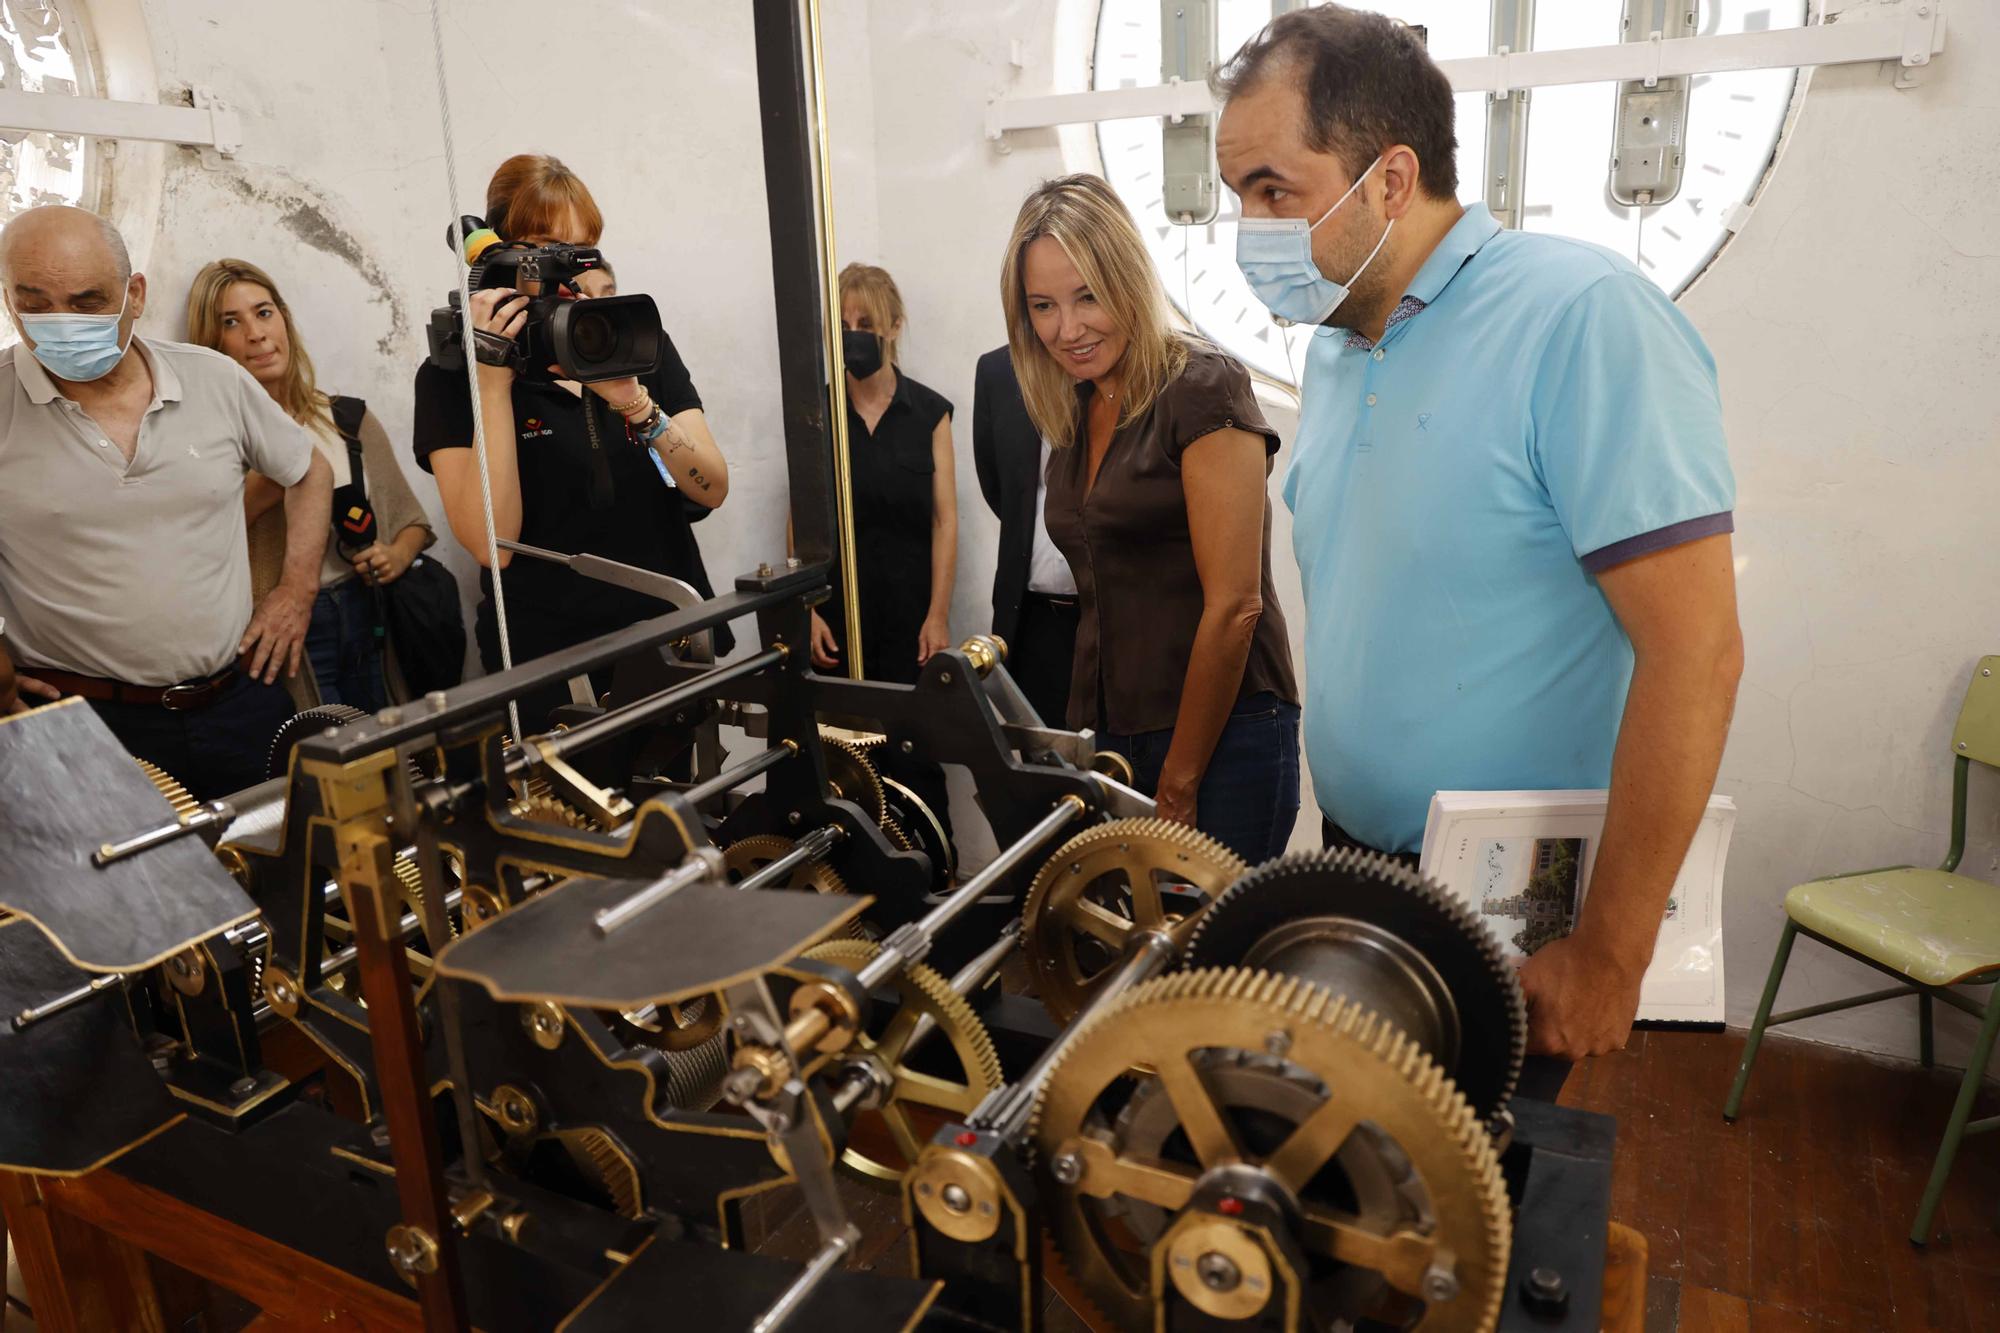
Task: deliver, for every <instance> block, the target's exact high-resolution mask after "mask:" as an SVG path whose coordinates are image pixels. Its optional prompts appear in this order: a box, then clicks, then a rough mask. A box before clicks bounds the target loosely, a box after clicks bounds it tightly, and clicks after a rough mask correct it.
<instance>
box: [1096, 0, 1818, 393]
mask: <svg viewBox="0 0 2000 1333" xmlns="http://www.w3.org/2000/svg"><path fill="white" fill-rule="evenodd" d="M1349 2H1350V3H1359V4H1365V5H1369V7H1372V8H1376V9H1380V10H1382V11H1383V12H1384V13H1388V14H1391V15H1394V16H1395V17H1397V18H1400V19H1403V20H1405V21H1406V22H1409V23H1418V24H1423V25H1424V26H1425V28H1426V29H1427V30H1428V33H1429V40H1430V50H1431V53H1432V54H1433V55H1435V56H1436V57H1438V58H1439V59H1441V60H1449V59H1455V58H1458V57H1461V56H1475V55H1482V54H1485V53H1486V51H1487V50H1488V45H1489V43H1488V36H1487V33H1488V14H1489V11H1490V9H1491V5H1490V4H1489V3H1488V0H1374V3H1372V4H1371V3H1370V0H1349ZM1700 5H1701V18H1700V31H1701V32H1702V33H1703V34H1705V35H1706V34H1713V33H1735V32H1754V31H1761V30H1764V29H1768V28H1787V27H1797V26H1799V25H1800V24H1802V23H1803V22H1804V21H1805V18H1806V0H1700ZM1621 11H1622V6H1621V5H1619V4H1617V3H1615V0H1540V2H1539V4H1538V5H1537V7H1536V11H1535V47H1536V48H1537V49H1538V50H1558V49H1563V48H1571V47H1581V46H1604V45H1608V44H1610V43H1612V42H1615V41H1617V40H1618V38H1619V32H1618V28H1619V15H1620V13H1621ZM1270 13H1271V5H1270V0H1220V5H1219V9H1218V14H1219V27H1220V31H1219V34H1218V35H1219V39H1220V40H1219V43H1218V49H1219V50H1220V51H1221V52H1222V53H1224V55H1225V56H1226V55H1227V54H1228V53H1231V52H1234V51H1235V50H1236V49H1237V48H1238V47H1240V46H1241V45H1242V44H1243V43H1244V42H1245V41H1248V40H1249V39H1250V38H1251V37H1252V36H1254V35H1255V34H1256V32H1257V30H1258V28H1259V27H1261V26H1262V24H1263V23H1264V22H1265V21H1266V20H1267V19H1268V18H1269V17H1270ZM1094 68H1095V86H1096V87H1098V88H1124V87H1137V86H1140V85H1145V84H1152V83H1157V82H1158V81H1159V78H1160V5H1159V0H1102V5H1101V8H1100V10H1099V16H1098V26H1097V51H1096V56H1095V66H1094ZM1796 80H1797V72H1796V71H1794V70H1750V71H1745V72H1740V73H1726V74H1711V75H1703V76H1700V77H1699V78H1697V79H1695V80H1694V81H1693V91H1692V94H1691V96H1690V99H1689V107H1688V132H1687V153H1688V165H1687V172H1686V184H1685V185H1684V186H1683V187H1682V190H1681V193H1680V196H1679V197H1678V198H1676V199H1674V200H1673V201H1672V202H1670V203H1667V204H1663V205H1660V206H1658V207H1654V208H1647V209H1644V210H1640V209H1628V208H1621V207H1619V206H1617V205H1616V204H1613V203H1612V202H1611V201H1610V198H1609V196H1608V194H1607V192H1606V185H1607V180H1608V175H1609V172H1608V166H1609V162H1610V158H1611V132H1612V112H1613V101H1614V98H1615V95H1616V91H1617V90H1616V85H1614V84H1609V83H1603V84H1580V85H1576V86H1571V87H1552V88H1537V89H1535V90H1534V93H1533V95H1532V97H1531V99H1530V106H1529V113H1528V150H1527V159H1526V162H1525V177H1526V193H1525V197H1524V204H1523V208H1522V214H1523V216H1522V226H1523V227H1524V228H1525V229H1526V230H1529V231H1546V232H1554V233H1557V234H1560V235H1564V236H1574V237H1577V238H1578V239H1580V240H1585V241H1590V242H1592V243H1594V244H1597V245H1602V246H1605V247H1606V248H1608V249H1611V250H1615V251H1617V252H1618V253H1620V254H1622V255H1625V256H1626V257H1628V258H1631V259H1633V260H1634V261H1635V262H1636V263H1637V264H1638V265H1639V269H1640V271H1641V272H1642V273H1644V274H1645V275H1646V276H1647V277H1648V278H1651V279H1652V280H1653V281H1654V282H1657V283H1658V284H1659V285H1660V286H1661V287H1662V288H1664V289H1665V290H1666V291H1668V292H1669V293H1672V294H1674V295H1678V294H1679V293H1680V292H1681V291H1682V290H1683V289H1684V288H1686V287H1687V285H1688V284H1689V283H1690V282H1692V281H1693V280H1694V279H1695V278H1696V277H1698V276H1699V275H1700V273H1701V272H1702V270H1703V269H1705V268H1706V267H1707V266H1708V264H1709V261H1710V260H1712V259H1713V258H1714V257H1715V254H1716V252H1717V251H1718V250H1720V249H1721V248H1722V245H1723V243H1724V242H1725V241H1727V240H1728V238H1729V232H1728V230H1727V228H1726V227H1725V226H1724V221H1725V219H1726V218H1728V217H1729V216H1730V212H1731V210H1730V205H1732V204H1735V203H1741V202H1744V201H1747V200H1749V199H1751V198H1752V197H1753V196H1754V195H1755V194H1756V191H1757V187H1758V185H1759V183H1760V182H1761V181H1762V179H1763V177H1764V173H1765V172H1766V171H1767V170H1768V169H1769V167H1770V165H1771V162H1772V159H1773V155H1774V154H1775V152H1776V149H1777V143H1778V136H1779V134H1780V133H1781V132H1782V130H1783V128H1784V121H1785V114H1786V112H1787V110H1788V109H1789V108H1790V105H1791V100H1792V93H1793V89H1794V86H1795V84H1796ZM1486 101H1487V99H1486V96H1485V94H1483V93H1467V94H1461V95H1460V96H1459V97H1458V98H1457V113H1458V114H1457V133H1458V181H1459V197H1460V199H1461V200H1463V201H1464V202H1466V203H1472V202H1475V201H1477V200H1479V199H1480V198H1482V197H1483V190H1484V181H1485V178H1486V174H1485V166H1486V164H1485V161H1484V151H1485V143H1486ZM1097 140H1098V151H1099V155H1100V157H1101V164H1100V165H1101V169H1102V170H1103V172H1104V175H1105V178H1106V179H1107V180H1109V181H1110V182H1111V184H1112V186H1113V187H1114V188H1115V189H1117V191H1118V193H1119V194H1120V195H1121V196H1122V197H1123V198H1124V200H1125V202H1126V204H1127V205H1128V206H1130V208H1131V209H1132V213H1133V216H1134V217H1136V218H1137V219H1138V221H1139V227H1140V235H1141V237H1142V238H1143V239H1144V240H1145V242H1146V246H1147V249H1148V250H1149V251H1150V252H1151V254H1152V256H1153V262H1154V264H1155V265H1156V266H1157V267H1158V269H1159V273H1160V279H1161V281H1162V282H1163V283H1164V284H1165V285H1166V289H1167V294H1168V295H1169V296H1170V297H1171V298H1172V299H1173V301H1174V303H1175V304H1176V305H1177V306H1179V307H1180V308H1181V310H1182V311H1183V312H1184V313H1185V314H1186V315H1187V316H1188V318H1189V319H1190V320H1192V321H1193V322H1194V325H1195V327H1196V328H1198V329H1199V330H1200V331H1201V332H1202V333H1203V334H1204V335H1205V336H1207V337H1209V338H1212V339H1214V340H1215V341H1216V342H1217V343H1219V344H1221V345H1222V346H1223V347H1225V348H1227V349H1228V350H1229V351H1230V352H1231V353H1233V354H1234V355H1236V356H1239V357H1241V358H1242V359H1243V360H1244V362H1246V363H1247V364H1248V365H1250V366H1251V367H1253V368H1254V369H1256V370H1257V371H1259V372H1260V373H1262V374H1264V375H1268V376H1270V377H1271V378H1272V379H1275V380H1279V381H1282V382H1285V383H1295V382H1296V379H1297V372H1298V371H1302V370H1303V369H1304V368H1305V356H1306V350H1307V340H1308V339H1309V338H1310V337H1311V336H1312V335H1311V333H1310V331H1308V330H1303V329H1291V330H1281V329H1278V328H1277V327H1276V326H1274V325H1273V324H1272V323H1271V319H1270V316H1269V314H1268V313H1267V312H1266V311H1265V309H1264V307H1263V305H1262V304H1260V303H1259V302H1258V300H1257V298H1256V297H1255V296H1254V295H1252V294H1251V292H1250V288H1249V286H1248V285H1247V284H1246V283H1245V282H1244V281H1243V275H1242V274H1241V273H1240V272H1238V270H1237V268H1236V259H1235V255H1236V219H1237V217H1238V216H1239V214H1238V209H1237V201H1236V197H1235V196H1234V195H1233V194H1231V193H1229V192H1228V190H1227V189H1226V188H1225V189H1224V191H1223V196H1222V208H1221V211H1220V212H1219V213H1218V214H1217V216H1216V219H1215V221H1214V222H1212V223H1209V224H1207V225H1205V226H1199V227H1176V226H1170V225H1168V224H1167V223H1166V211H1165V208H1164V206H1163V203H1162V196H1161V180H1160V122H1159V121H1158V119H1146V120H1111V121H1104V122H1101V123H1100V124H1099V125H1098V130H1097ZM1642 211H1643V213H1644V217H1643V218H1642V217H1641V216H1640V214H1641V212H1642ZM1336 276H1340V277H1345V276H1347V275H1345V274H1340V275H1336Z"/></svg>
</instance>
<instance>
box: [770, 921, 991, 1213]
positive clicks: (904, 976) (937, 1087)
mask: <svg viewBox="0 0 2000 1333" xmlns="http://www.w3.org/2000/svg"><path fill="white" fill-rule="evenodd" d="M880 952H881V949H880V948H879V947H878V946H876V945H874V944H870V943H869V942H867V941H866V940H829V941H827V942H826V943H824V944H821V945H818V946H816V947H814V948H812V949H808V950H807V951H806V954H805V956H806V957H807V958H811V959H815V960H817V961H819V962H824V963H832V964H834V965H836V966H838V967H844V968H846V969H848V970H849V971H852V972H858V971H860V970H861V969H862V968H863V967H865V966H867V964H868V962H869V960H870V959H872V958H874V957H875V955H876V954H878V953H880ZM893 984H894V986H895V987H896V991H897V994H898V995H899V996H900V997H901V1000H902V1003H901V1005H900V1006H899V1007H898V1008H897V1010H896V1014H895V1017H893V1018H891V1019H890V1020H889V1021H888V1023H887V1024H886V1025H884V1026H882V1027H881V1028H880V1030H879V1031H877V1032H875V1033H872V1034H871V1033H869V1032H866V1031H863V1032H859V1033H857V1034H856V1035H855V1038H854V1043H853V1045H851V1046H850V1047H848V1048H847V1050H846V1051H844V1052H842V1054H841V1057H840V1058H842V1059H846V1058H852V1057H857V1056H858V1057H859V1058H861V1059H863V1060H867V1061H870V1062H872V1063H874V1064H875V1066H876V1068H877V1069H878V1070H879V1071H880V1073H881V1074H882V1075H883V1076H884V1077H885V1078H886V1080H887V1086H888V1088H889V1092H888V1095H887V1096H886V1097H885V1098H884V1099H883V1102H882V1105H881V1106H880V1107H879V1108H878V1109H877V1110H876V1111H874V1112H864V1116H868V1115H879V1116H880V1117H881V1120H882V1123H883V1125H884V1127H885V1128H886V1129H887V1130H888V1143H889V1148H890V1155H886V1156H884V1157H882V1158H876V1157H871V1156H868V1155H866V1154H864V1153H862V1152H861V1151H859V1150H857V1149H855V1148H849V1149H848V1150H847V1151H846V1152H844V1153H842V1154H841V1158H840V1161H841V1165H843V1166H844V1167H846V1168H847V1169H848V1170H850V1171H853V1172H854V1173H856V1174H857V1175H860V1176H861V1177H863V1178H864V1179H866V1180H869V1181H871V1182H874V1183H877V1184H880V1183H885V1182H886V1183H889V1184H891V1185H893V1184H894V1183H895V1182H897V1181H900V1180H901V1179H902V1178H903V1173H904V1172H906V1171H908V1170H909V1169H910V1167H911V1165H912V1164H914V1163H915V1162H916V1160H917V1154H918V1153H920V1152H922V1151H923V1146H924V1143H925V1142H926V1140H928V1139H929V1137H930V1131H929V1127H928V1126H927V1125H926V1126H921V1127H920V1126H918V1125H916V1124H913V1123H912V1121H911V1118H910V1110H911V1108H912V1107H919V1106H921V1107H928V1108H930V1109H931V1110H932V1111H935V1112H938V1113H939V1114H940V1116H942V1117H943V1118H947V1119H958V1120H963V1119H964V1118H965V1117H966V1116H969V1115H971V1114H972V1110H973V1108H974V1107H976V1106H978V1105H979V1103H980V1102H982V1101H984V1100H985V1098H986V1096H987V1094H988V1093H990V1092H992V1091H993V1090H994V1089H995V1088H997V1087H999V1086H1000V1085H1001V1084H1002V1083H1003V1082H1004V1081H1005V1079H1004V1078H1003V1076H1002V1075H1001V1072H1000V1056H999V1053H998V1052H996V1051H995V1050H994V1049H993V1039H992V1038H991V1037H989V1036H988V1035H987V1033H986V1025H985V1024H983V1023H981V1022H980V1021H979V1016H978V1015H977V1014H975V1013H973V1012H972V1007H971V1006H970V1005H968V1004H967V1003H966V1002H965V1000H964V998H963V997H961V996H959V995H958V994H957V993H955V992H954V991H953V990H952V988H951V983H950V982H948V981H946V980H945V979H944V978H943V977H942V976H939V975H938V974H937V972H935V971H933V970H932V969H931V968H928V967H925V966H924V965H923V964H922V963H914V964H912V965H910V966H909V967H906V968H904V969H903V970H902V971H901V972H900V973H898V974H897V976H896V978H895V981H894V982H893ZM924 1017H928V1018H930V1019H931V1021H932V1022H934V1023H936V1024H937V1026H938V1029H939V1030H938V1033H937V1035H936V1036H935V1037H933V1038H931V1042H932V1043H933V1044H935V1043H939V1042H948V1043H949V1044H950V1046H951V1049H952V1053H953V1055H954V1056H955V1057H956V1060H957V1064H958V1068H959V1072H960V1074H961V1075H962V1077H961V1078H960V1079H958V1080H954V1079H952V1078H949V1077H945V1076H941V1075H938V1074H934V1073H926V1072H921V1071H919V1070H917V1069H915V1068H912V1067H911V1066H910V1065H909V1064H907V1063H905V1061H904V1054H905V1052H906V1051H908V1049H909V1044H910V1038H911V1036H912V1035H913V1034H914V1033H915V1031H916V1027H917V1023H918V1022H919V1020H920V1019H922V1018H924ZM935 1067H936V1066H935V1065H934V1064H929V1063H928V1062H927V1068H935Z"/></svg>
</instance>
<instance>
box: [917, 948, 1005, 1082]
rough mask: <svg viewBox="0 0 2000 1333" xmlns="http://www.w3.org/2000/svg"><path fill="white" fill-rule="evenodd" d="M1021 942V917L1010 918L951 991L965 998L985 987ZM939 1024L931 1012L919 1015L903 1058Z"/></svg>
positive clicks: (956, 979) (963, 970)
mask: <svg viewBox="0 0 2000 1333" xmlns="http://www.w3.org/2000/svg"><path fill="white" fill-rule="evenodd" d="M1020 942H1021V923H1020V921H1019V920H1018V919H1016V920H1013V921H1009V922H1008V923H1007V928H1006V929H1005V930H1003V931H1001V932H1000V938H999V939H997V940H995V941H993V943H992V944H990V945H988V946H987V947H986V950H985V952H983V953H981V954H979V955H978V956H977V957H975V958H974V959H973V960H972V961H971V962H969V963H967V964H966V965H965V966H964V967H961V968H960V969H959V970H958V974H957V975H956V976H954V977H953V978H952V979H951V993H952V994H953V995H956V996H959V997H960V998H963V997H965V996H967V995H970V994H972V993H973V992H974V991H976V990H978V989H979V988H980V987H981V986H984V985H985V984H986V983H987V981H988V980H989V979H990V978H991V977H992V976H993V974H994V973H995V972H998V971H999V970H1000V965H1001V964H1002V963H1004V962H1006V961H1007V959H1008V957H1009V956H1010V955H1011V954H1012V953H1013V952H1014V949H1015V947H1016V946H1017V945H1019V944H1020ZM937 1026H938V1025H937V1020H936V1019H935V1018H932V1017H931V1016H930V1015H929V1014H925V1015H924V1016H923V1017H921V1018H919V1019H918V1020H917V1026H916V1027H915V1028H914V1029H913V1030H912V1031H911V1032H910V1039H909V1040H908V1041H906V1042H904V1043H903V1058H906V1059H907V1058H908V1057H909V1056H911V1055H913V1054H915V1053H916V1051H917V1049H918V1048H919V1047H921V1046H922V1045H923V1044H924V1042H926V1041H927V1040H929V1039H930V1035H931V1034H932V1033H933V1032H936V1031H937Z"/></svg>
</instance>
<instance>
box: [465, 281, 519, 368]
mask: <svg viewBox="0 0 2000 1333" xmlns="http://www.w3.org/2000/svg"><path fill="white" fill-rule="evenodd" d="M527 322H528V298H527V297H525V296H522V295H521V294H520V293H519V292H517V291H515V290H514V289H513V288H512V287H483V288H481V289H480V290H479V291H476V292H474V293H473V294H472V328H473V333H472V340H473V341H474V343H475V344H477V342H478V341H480V335H481V334H485V335H486V338H487V340H488V346H491V345H492V343H491V341H490V340H492V339H502V340H504V341H506V342H510V343H511V342H513V341H514V335H516V334H518V333H519V332H520V331H521V328H522V326H523V325H525V324H526V323H527ZM468 350H470V351H472V352H473V353H474V359H475V360H477V361H478V362H479V374H480V377H481V378H482V379H495V380H498V381H499V382H502V383H511V382H512V381H513V379H514V368H513V367H512V366H511V365H500V366H496V365H493V364H491V363H490V362H488V361H486V360H485V359H484V358H483V357H480V356H479V355H478V348H477V346H476V345H475V346H474V347H472V348H470V349H468Z"/></svg>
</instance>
